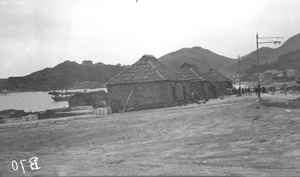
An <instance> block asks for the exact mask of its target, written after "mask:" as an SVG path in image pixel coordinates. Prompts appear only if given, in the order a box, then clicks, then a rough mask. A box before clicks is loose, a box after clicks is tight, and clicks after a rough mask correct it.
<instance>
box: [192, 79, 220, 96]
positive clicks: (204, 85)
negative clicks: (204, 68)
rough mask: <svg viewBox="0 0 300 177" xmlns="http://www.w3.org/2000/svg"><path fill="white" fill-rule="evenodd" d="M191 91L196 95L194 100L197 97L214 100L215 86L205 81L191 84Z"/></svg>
mask: <svg viewBox="0 0 300 177" xmlns="http://www.w3.org/2000/svg"><path fill="white" fill-rule="evenodd" d="M191 91H193V92H196V93H197V94H196V95H195V96H196V98H197V96H198V97H200V98H197V99H210V98H215V97H216V95H217V93H216V92H217V90H216V88H215V86H214V85H212V84H211V83H210V82H205V81H199V82H191Z"/></svg>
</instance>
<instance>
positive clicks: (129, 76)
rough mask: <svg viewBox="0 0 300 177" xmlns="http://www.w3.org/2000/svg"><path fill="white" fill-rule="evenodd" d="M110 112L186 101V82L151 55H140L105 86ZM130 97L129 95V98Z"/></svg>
mask: <svg viewBox="0 0 300 177" xmlns="http://www.w3.org/2000/svg"><path fill="white" fill-rule="evenodd" d="M106 86H107V92H108V101H109V104H110V105H111V107H112V110H113V112H118V111H119V110H121V109H123V107H124V106H125V103H126V101H127V99H128V98H129V95H130V98H129V101H128V104H127V107H128V110H129V109H146V108H151V107H160V106H161V105H172V104H175V103H176V102H178V101H181V100H184V99H186V98H187V95H186V92H188V89H189V81H188V79H186V78H185V77H184V76H182V75H181V74H180V73H178V72H176V71H174V70H173V69H171V68H170V67H168V66H167V65H165V64H164V63H162V62H160V61H159V60H158V59H156V58H155V57H154V56H152V55H144V56H143V57H142V58H141V59H140V60H138V61H137V62H136V63H134V64H133V65H131V66H130V67H129V68H127V69H126V70H124V71H123V72H121V73H120V74H118V75H117V76H115V77H114V78H112V79H111V80H110V81H109V82H107V83H106ZM130 93H131V94H130Z"/></svg>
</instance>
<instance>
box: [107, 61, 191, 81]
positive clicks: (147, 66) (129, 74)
mask: <svg viewBox="0 0 300 177" xmlns="http://www.w3.org/2000/svg"><path fill="white" fill-rule="evenodd" d="M167 80H168V81H184V80H188V79H186V78H185V77H184V76H183V75H181V74H180V73H178V72H176V71H174V70H173V69H172V68H170V67H168V66H167V65H165V64H164V63H162V62H161V61H159V60H158V59H156V58H155V57H154V56H152V55H144V56H143V57H142V58H141V59H140V60H138V61H137V62H135V63H134V64H133V65H131V66H130V67H129V68H127V69H126V70H124V71H123V72H121V73H120V74H118V75H117V76H115V77H114V78H112V79H111V80H110V81H108V82H107V83H106V85H113V84H128V83H147V82H156V81H167Z"/></svg>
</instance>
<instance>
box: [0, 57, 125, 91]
mask: <svg viewBox="0 0 300 177" xmlns="http://www.w3.org/2000/svg"><path fill="white" fill-rule="evenodd" d="M124 68H125V66H121V65H105V64H103V63H96V64H94V65H92V66H83V65H81V64H78V63H76V62H71V61H65V62H63V63H60V64H58V65H57V66H55V67H53V68H45V69H43V70H41V71H37V72H34V73H32V74H30V75H27V76H24V77H10V78H8V79H6V80H2V81H1V82H0V90H4V89H7V90H10V91H14V90H16V91H39V90H42V91H48V90H51V89H65V88H71V87H72V86H73V85H74V83H75V82H82V81H90V82H97V83H98V84H99V85H103V84H105V83H106V82H107V81H108V80H109V79H111V78H112V77H114V76H115V75H117V74H118V73H120V72H121V71H123V70H124Z"/></svg>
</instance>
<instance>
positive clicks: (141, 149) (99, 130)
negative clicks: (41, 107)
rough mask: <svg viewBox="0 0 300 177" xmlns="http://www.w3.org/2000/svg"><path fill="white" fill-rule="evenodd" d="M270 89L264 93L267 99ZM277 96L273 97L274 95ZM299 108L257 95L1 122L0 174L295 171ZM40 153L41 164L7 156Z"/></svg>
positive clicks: (299, 158)
mask: <svg viewBox="0 0 300 177" xmlns="http://www.w3.org/2000/svg"><path fill="white" fill-rule="evenodd" d="M270 98H272V97H271V96H268V97H266V98H265V99H270ZM273 100H274V99H273ZM299 140H300V109H299V110H298V109H291V110H287V109H286V108H278V107H265V106H263V105H262V104H260V102H256V98H255V97H241V98H240V97H235V96H231V97H226V98H225V99H223V100H220V99H216V100H210V101H209V102H208V103H207V104H205V105H203V104H201V105H197V104H193V105H187V106H182V107H173V108H164V109H156V110H147V111H138V112H131V113H125V114H123V115H122V114H113V115H109V116H106V117H105V118H100V117H99V118H93V119H86V120H73V121H69V122H67V123H64V122H61V123H59V122H57V123H56V124H55V125H53V124H51V125H45V126H35V127H27V128H11V129H0V176H1V175H3V176H8V175H11V176H16V175H20V176H44V175H51V176H57V175H58V176H66V175H68V176H73V175H240V176H265V175H268V176H299V175H300V149H299V147H300V143H299ZM31 157H39V161H38V165H39V166H40V167H41V169H40V170H38V171H31V169H30V167H29V163H28V162H26V163H24V164H25V166H24V167H25V171H26V173H25V174H23V172H22V170H21V167H20V165H19V170H17V171H13V169H12V167H11V163H12V161H13V160H16V161H19V160H22V159H27V160H28V159H29V158H31Z"/></svg>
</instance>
